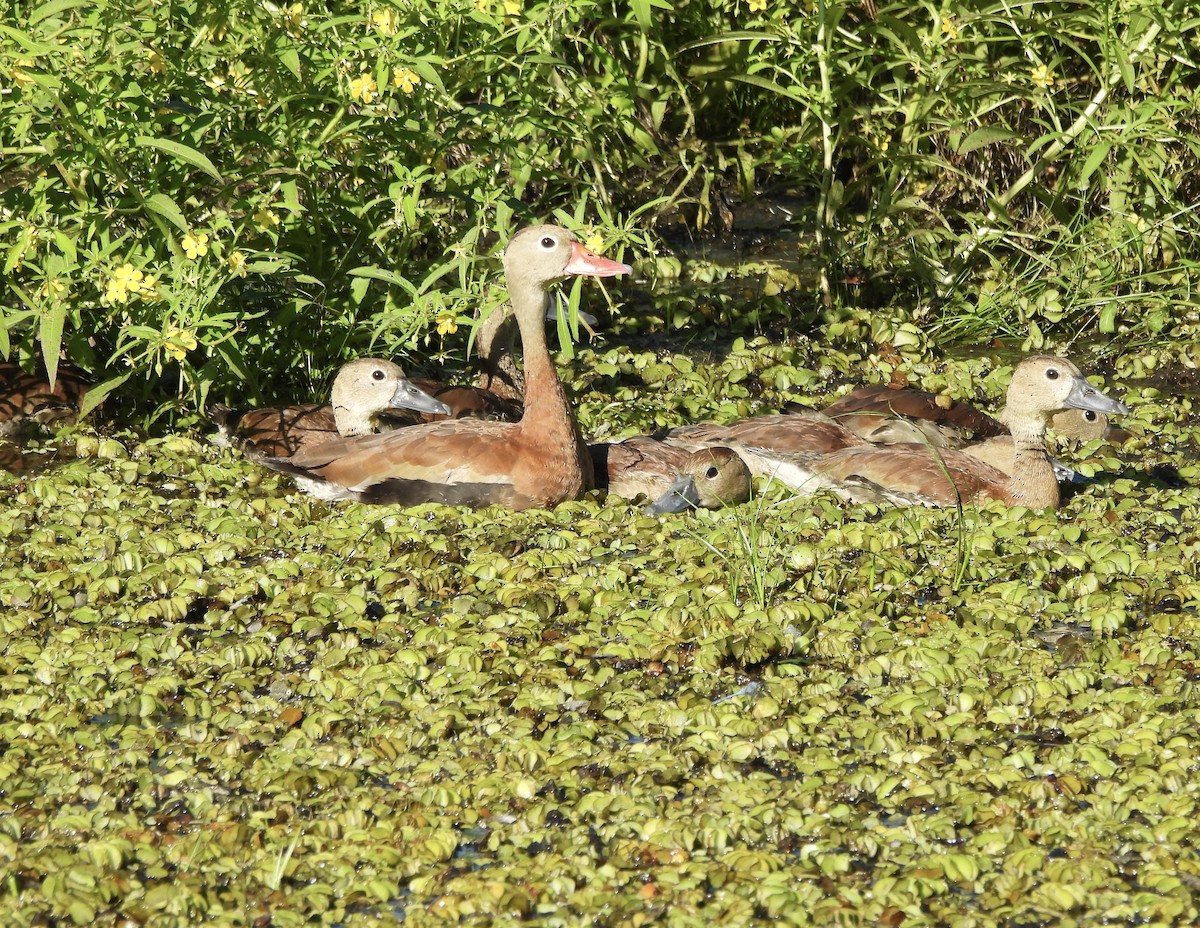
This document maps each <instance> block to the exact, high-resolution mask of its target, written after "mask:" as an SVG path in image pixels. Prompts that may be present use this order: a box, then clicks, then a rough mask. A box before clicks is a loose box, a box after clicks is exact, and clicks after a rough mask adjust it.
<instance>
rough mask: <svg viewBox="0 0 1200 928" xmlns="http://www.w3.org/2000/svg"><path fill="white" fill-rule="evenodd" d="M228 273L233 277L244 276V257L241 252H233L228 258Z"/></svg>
mask: <svg viewBox="0 0 1200 928" xmlns="http://www.w3.org/2000/svg"><path fill="white" fill-rule="evenodd" d="M229 273H230V274H232V275H233V276H234V277H245V276H246V256H245V255H244V254H243V253H242V252H240V251H235V252H234V253H233V254H231V255H230V256H229Z"/></svg>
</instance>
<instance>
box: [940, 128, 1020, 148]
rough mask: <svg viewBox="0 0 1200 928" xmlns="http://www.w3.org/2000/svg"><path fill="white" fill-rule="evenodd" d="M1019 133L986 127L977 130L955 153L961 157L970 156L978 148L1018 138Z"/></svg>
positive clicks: (964, 140)
mask: <svg viewBox="0 0 1200 928" xmlns="http://www.w3.org/2000/svg"><path fill="white" fill-rule="evenodd" d="M1016 137H1017V133H1015V132H1013V131H1012V130H1011V129H999V128H994V127H991V126H984V127H983V128H981V129H976V130H975V131H974V132H972V133H971V134H970V135H968V136H967V137H966V138H965V139H963V141H962V144H961V145H959V146H958V148H957V149H955V152H956V153H957V154H960V155H969V154H970V153H971V152H973V151H975V150H976V149H977V148H983V147H984V146H985V145H991V144H993V143H995V142H1005V141H1007V140H1008V139H1011V138H1016Z"/></svg>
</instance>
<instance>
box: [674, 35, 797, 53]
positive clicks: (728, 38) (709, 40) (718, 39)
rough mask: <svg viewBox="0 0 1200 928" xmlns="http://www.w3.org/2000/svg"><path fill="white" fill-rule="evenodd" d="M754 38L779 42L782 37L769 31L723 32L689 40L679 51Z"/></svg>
mask: <svg viewBox="0 0 1200 928" xmlns="http://www.w3.org/2000/svg"><path fill="white" fill-rule="evenodd" d="M753 40H760V41H764V42H778V41H780V37H779V36H777V35H772V34H771V33H769V32H749V31H743V32H722V33H720V34H719V35H710V36H707V37H706V38H703V39H697V40H696V41H695V42H688V43H687V44H686V45H684V46H682V47H681V48H680V49H679V52H680V53H683V52H690V51H692V50H693V49H697V48H704V47H705V46H706V45H720V44H721V43H722V42H748V41H753Z"/></svg>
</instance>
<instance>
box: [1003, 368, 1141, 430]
mask: <svg viewBox="0 0 1200 928" xmlns="http://www.w3.org/2000/svg"><path fill="white" fill-rule="evenodd" d="M1066 409H1078V410H1090V411H1092V412H1097V413H1105V414H1116V415H1119V414H1123V413H1127V412H1129V410H1128V409H1127V408H1126V406H1125V405H1124V404H1123V403H1119V402H1117V401H1116V400H1114V399H1110V398H1109V397H1107V396H1105V395H1104V394H1103V393H1101V392H1100V391H1099V390H1097V389H1096V388H1095V387H1093V386H1092V385H1091V384H1090V383H1088V381H1087V379H1086V378H1085V377H1084V376H1083V371H1081V370H1080V369H1079V368H1078V367H1077V366H1076V365H1075V364H1073V363H1072V362H1070V361H1068V360H1067V359H1066V358H1056V357H1052V356H1049V355H1034V356H1032V357H1029V358H1025V359H1024V360H1023V361H1021V363H1020V364H1018V365H1017V366H1016V369H1015V370H1014V371H1013V376H1012V381H1011V383H1009V386H1008V402H1007V404H1006V406H1005V410H1004V419H1005V424H1007V425H1008V426H1009V428H1011V429H1013V431H1014V433H1015V432H1017V431H1018V429H1019V427H1021V426H1024V428H1025V430H1027V429H1028V428H1029V426H1030V425H1032V424H1033V423H1037V424H1038V425H1040V426H1041V428H1043V429H1044V428H1045V426H1046V424H1047V423H1048V422H1049V419H1050V417H1051V416H1052V415H1053V414H1054V413H1056V412H1059V411H1062V410H1066Z"/></svg>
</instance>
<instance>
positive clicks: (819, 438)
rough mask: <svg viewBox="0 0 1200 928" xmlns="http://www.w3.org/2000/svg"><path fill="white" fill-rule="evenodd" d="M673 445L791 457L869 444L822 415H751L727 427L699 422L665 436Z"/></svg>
mask: <svg viewBox="0 0 1200 928" xmlns="http://www.w3.org/2000/svg"><path fill="white" fill-rule="evenodd" d="M664 437H665V438H666V439H668V440H669V441H670V442H671V443H672V444H676V445H680V446H681V447H685V448H703V447H712V446H715V445H725V446H730V447H736V446H737V445H748V446H750V447H753V448H765V449H769V450H771V451H783V452H786V453H788V454H796V453H802V454H829V453H830V452H833V451H840V450H841V449H842V448H852V447H854V446H856V445H862V444H866V442H865V440H864V439H862V438H859V437H858V436H857V435H855V434H854V432H852V431H851V430H850V429H848V428H846V427H845V426H844V425H842V424H841V423H839V422H835V421H834V420H833V419H831V418H829V417H828V416H825V415H823V414H821V413H814V412H807V413H780V414H778V415H767V416H751V417H750V418H749V419H739V420H738V421H737V422H731V423H729V424H728V425H719V424H718V423H716V422H700V423H698V424H696V425H681V426H679V427H678V428H673V429H671V430H669V431H668V432H666V433H665V435H664Z"/></svg>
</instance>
